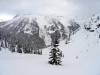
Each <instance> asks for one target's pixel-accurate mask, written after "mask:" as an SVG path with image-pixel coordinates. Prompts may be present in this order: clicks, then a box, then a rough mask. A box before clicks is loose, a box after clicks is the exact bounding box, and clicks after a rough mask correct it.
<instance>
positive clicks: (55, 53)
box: [48, 40, 62, 65]
mask: <svg viewBox="0 0 100 75" xmlns="http://www.w3.org/2000/svg"><path fill="white" fill-rule="evenodd" d="M58 44H59V41H58V40H55V42H54V44H53V48H52V49H51V51H50V58H49V59H50V61H49V62H48V63H49V64H52V65H61V62H62V61H61V58H62V51H60V49H59V48H58V46H59V45H58Z"/></svg>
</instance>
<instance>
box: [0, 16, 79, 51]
mask: <svg viewBox="0 0 100 75" xmlns="http://www.w3.org/2000/svg"><path fill="white" fill-rule="evenodd" d="M79 27H80V26H79V24H77V23H76V22H72V23H71V24H69V23H67V21H66V18H64V17H61V16H60V17H59V16H56V17H55V16H33V15H16V16H15V17H14V18H13V19H12V20H9V21H7V22H6V23H4V24H3V25H0V28H1V29H0V31H1V33H0V35H1V37H0V38H1V40H4V41H6V43H7V45H6V47H8V46H10V47H11V49H12V50H13V48H14V49H15V47H17V48H18V47H20V49H21V50H20V51H21V52H22V51H23V50H26V51H27V50H28V51H27V52H32V51H33V50H38V49H42V48H45V47H48V46H50V45H51V42H54V40H55V39H60V40H67V39H68V38H69V35H70V34H71V33H73V32H74V31H76V30H77V29H78V28H79ZM67 41H68V40H67ZM22 49H23V50H22ZM14 51H15V50H14ZM20 51H18V52H20ZM26 51H25V53H26Z"/></svg>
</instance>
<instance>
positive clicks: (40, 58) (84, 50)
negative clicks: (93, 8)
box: [0, 29, 100, 75]
mask: <svg viewBox="0 0 100 75" xmlns="http://www.w3.org/2000/svg"><path fill="white" fill-rule="evenodd" d="M97 35H98V34H97V33H96V32H94V33H91V32H87V31H86V30H84V29H81V30H80V31H79V32H77V33H76V34H75V35H73V36H72V37H71V38H72V39H71V41H70V43H69V44H67V45H66V44H64V41H62V42H61V43H60V46H59V48H60V49H61V50H62V51H63V53H64V58H63V62H62V64H63V65H62V66H55V65H53V66H52V65H49V64H48V63H47V62H48V57H49V54H48V53H49V51H50V48H46V49H44V50H43V55H34V54H17V53H13V54H12V53H10V52H9V51H8V50H7V49H2V51H1V52H0V75H100V71H99V70H100V59H99V58H100V50H99V49H100V48H99V47H100V39H99V38H98V37H97Z"/></svg>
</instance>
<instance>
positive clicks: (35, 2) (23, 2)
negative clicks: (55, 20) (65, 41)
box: [0, 0, 100, 19]
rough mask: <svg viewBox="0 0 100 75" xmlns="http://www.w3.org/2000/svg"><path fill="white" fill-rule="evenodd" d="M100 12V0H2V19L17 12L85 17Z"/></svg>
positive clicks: (0, 12)
mask: <svg viewBox="0 0 100 75" xmlns="http://www.w3.org/2000/svg"><path fill="white" fill-rule="evenodd" d="M99 12H100V0H0V19H10V18H12V16H14V15H16V14H33V15H55V16H66V17H68V18H71V17H75V16H77V17H80V18H85V17H89V16H91V15H92V14H99Z"/></svg>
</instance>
